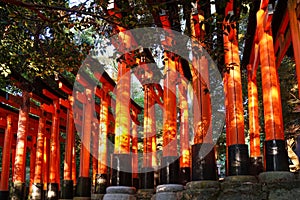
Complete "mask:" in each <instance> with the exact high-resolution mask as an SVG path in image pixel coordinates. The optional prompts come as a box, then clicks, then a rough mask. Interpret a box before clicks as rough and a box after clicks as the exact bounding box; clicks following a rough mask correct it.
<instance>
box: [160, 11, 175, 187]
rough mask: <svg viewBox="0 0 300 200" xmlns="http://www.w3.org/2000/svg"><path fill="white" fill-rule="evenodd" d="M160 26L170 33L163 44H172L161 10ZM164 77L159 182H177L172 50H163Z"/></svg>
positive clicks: (166, 16) (165, 15)
mask: <svg viewBox="0 0 300 200" xmlns="http://www.w3.org/2000/svg"><path fill="white" fill-rule="evenodd" d="M160 22H161V24H162V28H164V29H165V31H166V32H169V33H170V35H168V36H167V35H166V36H165V40H164V41H163V42H162V43H163V45H165V46H167V47H168V46H171V45H172V35H171V24H170V21H169V16H168V15H167V14H166V13H165V12H164V11H162V13H161V15H160ZM164 64H165V74H164V75H165V78H164V94H163V98H164V114H163V119H164V125H163V155H162V160H161V166H162V168H161V171H160V184H168V183H179V177H178V174H177V173H178V172H179V170H180V169H179V160H178V153H177V124H176V118H177V105H176V84H177V73H176V69H177V68H178V65H179V57H178V56H177V55H175V54H174V53H172V52H168V51H165V52H164Z"/></svg>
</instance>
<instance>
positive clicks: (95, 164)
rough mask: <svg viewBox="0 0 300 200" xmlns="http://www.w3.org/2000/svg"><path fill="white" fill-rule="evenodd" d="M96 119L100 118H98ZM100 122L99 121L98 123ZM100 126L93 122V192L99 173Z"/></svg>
mask: <svg viewBox="0 0 300 200" xmlns="http://www.w3.org/2000/svg"><path fill="white" fill-rule="evenodd" d="M94 120H98V119H97V118H96V119H94ZM97 124H98V123H97ZM98 128H99V126H96V122H93V126H92V140H91V141H92V147H93V149H92V151H93V152H92V155H93V156H92V188H93V193H94V192H95V189H96V177H97V174H98V143H99V131H98Z"/></svg>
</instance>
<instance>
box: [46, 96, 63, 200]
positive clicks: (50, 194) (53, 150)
mask: <svg viewBox="0 0 300 200" xmlns="http://www.w3.org/2000/svg"><path fill="white" fill-rule="evenodd" d="M58 138H59V103H58V100H53V107H52V125H51V135H50V158H49V183H48V188H47V198H51V199H58V198H59V197H58V190H59V189H58V188H59V184H58V182H57V178H59V171H57V164H58V162H57V161H58V159H59V158H60V154H57V153H58V152H57V149H58V145H59V142H58ZM57 176H58V177H57Z"/></svg>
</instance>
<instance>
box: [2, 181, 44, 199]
mask: <svg viewBox="0 0 300 200" xmlns="http://www.w3.org/2000/svg"><path fill="white" fill-rule="evenodd" d="M0 199H1V198H0ZM30 199H32V200H40V199H43V184H41V183H33V184H32V193H31V198H30Z"/></svg>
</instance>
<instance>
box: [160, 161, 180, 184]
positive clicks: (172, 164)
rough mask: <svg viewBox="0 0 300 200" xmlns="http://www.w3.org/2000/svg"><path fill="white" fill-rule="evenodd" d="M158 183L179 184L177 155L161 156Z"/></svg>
mask: <svg viewBox="0 0 300 200" xmlns="http://www.w3.org/2000/svg"><path fill="white" fill-rule="evenodd" d="M161 166H162V168H161V169H160V184H179V183H180V180H179V174H178V172H179V170H180V169H179V159H178V157H177V156H165V157H162V160H161Z"/></svg>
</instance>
